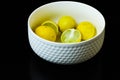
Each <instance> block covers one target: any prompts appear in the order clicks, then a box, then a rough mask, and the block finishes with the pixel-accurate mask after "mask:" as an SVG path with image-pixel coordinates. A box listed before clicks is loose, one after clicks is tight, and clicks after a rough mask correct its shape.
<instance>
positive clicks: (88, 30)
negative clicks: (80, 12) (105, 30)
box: [77, 21, 96, 40]
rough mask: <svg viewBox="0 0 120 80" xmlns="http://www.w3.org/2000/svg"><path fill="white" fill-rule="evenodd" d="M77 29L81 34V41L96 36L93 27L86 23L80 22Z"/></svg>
mask: <svg viewBox="0 0 120 80" xmlns="http://www.w3.org/2000/svg"><path fill="white" fill-rule="evenodd" d="M77 29H78V30H79V31H80V32H81V35H82V40H88V39H90V38H92V37H94V36H95V35H96V28H95V26H94V25H93V24H92V23H91V22H88V21H84V22H81V23H80V24H79V25H78V27H77Z"/></svg>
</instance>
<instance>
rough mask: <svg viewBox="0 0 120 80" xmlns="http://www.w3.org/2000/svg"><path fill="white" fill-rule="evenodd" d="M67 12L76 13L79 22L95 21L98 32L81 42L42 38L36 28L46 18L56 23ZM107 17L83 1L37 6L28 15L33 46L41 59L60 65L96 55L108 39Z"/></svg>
mask: <svg viewBox="0 0 120 80" xmlns="http://www.w3.org/2000/svg"><path fill="white" fill-rule="evenodd" d="M63 15H70V16H72V17H73V18H74V19H75V20H76V21H77V23H80V22H81V21H84V20H85V21H90V22H92V23H93V24H94V25H95V26H96V29H97V35H96V36H95V37H93V38H91V39H89V40H86V41H82V42H79V43H58V42H51V41H48V40H45V39H43V38H40V37H38V36H37V35H36V34H35V33H34V31H33V29H35V28H36V27H37V26H38V25H40V24H41V23H42V22H44V21H45V20H49V19H52V20H54V21H55V22H57V21H58V19H59V18H60V17H61V16H63ZM104 32H105V19H104V17H103V15H102V14H101V13H100V12H99V11H98V10H97V9H95V8H94V7H92V6H90V5H87V4H85V3H81V2H74V1H58V2H51V3H48V4H45V5H43V6H40V7H38V8H37V9H35V10H34V11H33V12H32V13H31V14H30V16H29V18H28V39H29V43H30V46H31V48H32V49H33V51H34V52H35V54H37V55H38V56H39V57H40V58H43V59H45V60H46V61H49V62H52V63H57V64H76V63H81V62H84V61H86V60H88V59H90V58H92V57H93V56H95V55H96V54H97V53H98V52H99V50H100V49H101V47H102V45H103V41H104Z"/></svg>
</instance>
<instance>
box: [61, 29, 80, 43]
mask: <svg viewBox="0 0 120 80" xmlns="http://www.w3.org/2000/svg"><path fill="white" fill-rule="evenodd" d="M80 41H81V33H80V31H79V30H76V29H67V30H65V31H64V32H63V33H62V34H61V42H62V43H75V42H80Z"/></svg>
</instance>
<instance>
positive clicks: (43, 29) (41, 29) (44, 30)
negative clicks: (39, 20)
mask: <svg viewBox="0 0 120 80" xmlns="http://www.w3.org/2000/svg"><path fill="white" fill-rule="evenodd" d="M35 33H36V34H37V35H38V36H39V37H42V38H44V39H46V40H49V41H56V36H57V35H56V32H55V30H54V29H53V28H51V27H49V26H41V25H40V26H38V27H37V28H36V29H35Z"/></svg>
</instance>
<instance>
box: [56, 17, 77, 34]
mask: <svg viewBox="0 0 120 80" xmlns="http://www.w3.org/2000/svg"><path fill="white" fill-rule="evenodd" d="M58 26H59V29H60V31H61V32H63V31H65V30H66V29H71V28H75V26H76V22H75V20H74V19H73V18H72V17H71V16H62V17H61V18H60V19H59V20H58Z"/></svg>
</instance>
